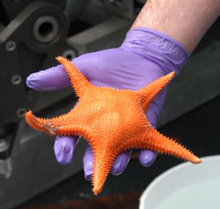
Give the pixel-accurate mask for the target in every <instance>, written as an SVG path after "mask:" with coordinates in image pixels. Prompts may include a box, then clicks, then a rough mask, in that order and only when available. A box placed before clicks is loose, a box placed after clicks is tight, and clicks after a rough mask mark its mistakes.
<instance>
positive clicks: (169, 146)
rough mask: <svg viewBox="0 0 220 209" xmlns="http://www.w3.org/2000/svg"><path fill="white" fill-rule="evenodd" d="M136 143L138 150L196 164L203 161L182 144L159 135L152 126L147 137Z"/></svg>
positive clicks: (147, 132)
mask: <svg viewBox="0 0 220 209" xmlns="http://www.w3.org/2000/svg"><path fill="white" fill-rule="evenodd" d="M135 143H136V144H137V145H136V147H137V148H141V149H149V150H153V151H156V152H159V153H162V154H168V155H172V156H175V157H177V158H180V159H183V160H187V161H190V162H192V163H195V164H197V163H201V160H200V159H199V158H198V157H197V156H195V155H194V154H193V153H192V152H191V151H189V150H188V149H186V148H185V147H183V146H182V145H181V144H180V143H178V142H175V141H174V140H173V139H170V138H168V137H166V136H164V135H163V134H161V133H159V132H158V131H157V130H156V129H154V128H153V127H152V126H150V124H149V127H148V130H147V131H146V134H145V136H144V137H143V138H140V139H138V140H137V141H135Z"/></svg>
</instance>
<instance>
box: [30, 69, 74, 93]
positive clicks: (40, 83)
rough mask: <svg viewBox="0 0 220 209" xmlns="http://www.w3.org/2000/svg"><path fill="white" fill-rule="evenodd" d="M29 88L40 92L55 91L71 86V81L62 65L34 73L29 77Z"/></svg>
mask: <svg viewBox="0 0 220 209" xmlns="http://www.w3.org/2000/svg"><path fill="white" fill-rule="evenodd" d="M26 84H27V86H28V87H29V88H32V89H35V90H38V91H55V90H59V89H62V88H64V87H67V86H69V85H70V80H69V78H68V76H67V74H66V73H65V71H64V68H63V67H62V66H61V65H58V66H56V67H51V68H49V69H47V70H42V71H39V72H36V73H32V74H30V75H29V76H28V77H27V80H26Z"/></svg>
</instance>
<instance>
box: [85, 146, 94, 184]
mask: <svg viewBox="0 0 220 209" xmlns="http://www.w3.org/2000/svg"><path fill="white" fill-rule="evenodd" d="M93 162H94V157H93V151H92V148H91V147H90V146H89V145H87V147H86V151H85V154H84V157H83V167H84V178H85V179H86V180H87V181H91V179H92V174H93Z"/></svg>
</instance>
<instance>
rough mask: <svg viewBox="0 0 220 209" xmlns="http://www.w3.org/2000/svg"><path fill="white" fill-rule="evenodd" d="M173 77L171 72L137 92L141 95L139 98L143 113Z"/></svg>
mask: <svg viewBox="0 0 220 209" xmlns="http://www.w3.org/2000/svg"><path fill="white" fill-rule="evenodd" d="M174 75H175V72H171V73H169V74H167V75H165V76H163V77H162V78H159V79H158V80H156V81H154V82H153V83H151V84H149V85H148V86H146V87H144V88H142V89H140V90H139V91H138V93H140V94H141V97H140V98H141V104H142V108H143V110H144V112H146V110H147V109H148V107H149V105H150V104H151V102H152V101H153V100H154V98H155V97H156V96H157V95H158V93H159V92H160V91H161V90H162V89H163V88H164V87H165V86H166V85H167V84H168V83H169V82H170V80H171V79H172V78H173V77H174Z"/></svg>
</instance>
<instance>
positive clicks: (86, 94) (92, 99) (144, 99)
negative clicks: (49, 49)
mask: <svg viewBox="0 0 220 209" xmlns="http://www.w3.org/2000/svg"><path fill="white" fill-rule="evenodd" d="M57 60H58V61H59V62H60V63H61V64H62V65H63V66H64V68H65V70H66V73H67V74H68V76H69V78H70V81H71V83H72V86H73V88H74V90H75V92H76V94H77V96H78V97H79V101H78V104H77V106H76V107H75V108H74V109H72V110H71V111H69V112H68V113H66V114H64V115H61V116H59V117H55V118H52V119H43V118H38V117H35V116H34V115H33V113H32V112H31V111H29V112H27V113H26V115H25V119H26V121H27V123H28V124H29V126H31V127H32V128H34V129H36V130H38V131H43V132H45V133H47V134H50V135H60V136H62V135H77V136H82V137H84V138H85V139H86V140H87V142H88V143H89V144H90V146H91V147H92V150H93V153H94V167H93V168H94V170H93V171H94V172H93V177H92V184H93V192H94V194H98V193H100V192H101V190H102V188H103V185H104V183H105V181H106V178H107V175H108V173H109V171H110V169H111V166H112V164H113V162H114V160H115V158H116V157H117V156H118V155H119V154H120V153H121V152H123V151H126V150H129V149H132V148H140V149H149V150H153V151H156V152H159V153H164V154H170V155H173V156H175V157H178V158H181V159H184V160H189V161H191V162H192V163H200V162H201V160H200V159H199V158H198V157H196V156H195V155H194V154H193V153H191V152H190V151H189V150H187V149H186V148H184V147H183V146H181V145H180V144H178V143H177V142H175V141H173V140H171V139H169V138H167V137H165V136H163V135H162V134H160V133H159V132H157V130H156V129H154V128H153V127H152V126H151V124H150V123H149V121H148V120H147V118H146V115H145V112H146V110H147V109H148V107H149V105H150V104H151V102H152V101H153V99H154V98H155V97H156V95H157V94H158V93H159V92H160V91H161V90H162V88H163V87H164V86H166V85H167V83H168V82H169V81H170V80H171V79H172V78H173V76H174V74H175V73H174V72H171V73H170V74H168V75H166V76H164V77H162V78H160V79H158V80H157V81H155V82H153V83H151V84H150V85H148V86H146V87H144V88H142V89H140V90H139V91H133V90H127V89H113V88H109V87H96V86H94V85H92V84H91V83H90V82H89V81H88V80H87V79H86V78H85V77H84V75H83V74H82V73H81V72H80V71H79V70H77V69H76V68H75V67H74V66H73V64H72V63H71V62H69V61H68V60H67V59H65V58H63V57H58V58H57Z"/></svg>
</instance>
